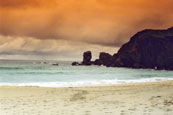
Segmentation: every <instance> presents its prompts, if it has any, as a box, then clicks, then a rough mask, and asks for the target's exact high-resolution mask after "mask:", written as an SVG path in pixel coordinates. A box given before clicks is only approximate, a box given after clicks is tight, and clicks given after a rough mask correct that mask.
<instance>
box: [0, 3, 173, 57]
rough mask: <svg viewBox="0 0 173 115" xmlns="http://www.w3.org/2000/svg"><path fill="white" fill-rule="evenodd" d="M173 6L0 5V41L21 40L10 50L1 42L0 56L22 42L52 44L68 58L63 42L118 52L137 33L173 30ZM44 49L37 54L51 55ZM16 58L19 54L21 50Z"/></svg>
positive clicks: (129, 4)
mask: <svg viewBox="0 0 173 115" xmlns="http://www.w3.org/2000/svg"><path fill="white" fill-rule="evenodd" d="M172 4H173V1H172V0H164V1H163V0H150V1H146V0H51V1H50V0H0V35H1V37H2V36H3V39H6V38H8V37H9V36H10V37H11V38H15V39H16V37H20V39H21V40H17V41H16V42H15V41H13V40H11V41H13V43H12V44H11V46H10V47H9V48H8V47H7V46H6V47H5V46H3V45H4V44H6V42H7V41H4V43H3V45H1V46H0V50H1V51H2V52H5V50H7V49H9V51H10V53H12V52H13V53H17V52H16V51H13V47H17V46H18V44H19V43H20V42H22V40H23V41H27V40H26V38H34V39H35V40H36V41H37V40H40V41H46V40H50V41H51V40H54V41H56V42H58V43H59V44H61V45H64V46H63V47H66V48H65V49H66V51H67V52H68V50H69V49H70V48H69V47H68V45H66V44H65V43H64V42H62V41H68V42H73V43H75V42H77V43H81V44H82V43H84V44H95V45H100V47H106V46H107V47H120V46H121V45H122V44H123V43H125V42H127V41H128V40H129V38H130V37H131V36H132V35H133V34H135V33H136V32H137V31H140V30H143V29H146V28H153V29H161V28H162V29H163V28H169V27H170V26H173V13H172V12H173V9H172ZM32 42H33V40H31V41H27V43H30V44H34V43H32ZM50 44H53V42H52V43H50ZM47 45H48V44H42V43H41V44H40V45H39V46H40V47H41V48H40V47H38V48H35V53H38V52H40V51H41V49H45V50H46V49H49V48H47ZM49 46H50V45H49ZM79 46H81V45H79ZM2 47H3V48H2ZM23 47H25V48H26V49H25V51H26V50H30V49H29V48H28V49H27V47H26V46H25V45H24V46H23ZM10 48H11V50H10ZM79 49H80V48H79ZM49 50H50V49H49ZM53 50H55V51H57V50H58V51H59V50H62V49H61V48H57V49H52V50H51V51H53ZM85 50H88V49H85ZM97 50H99V51H102V48H101V49H97ZM111 50H112V49H111ZM63 51H64V50H62V51H61V52H63ZM18 52H22V50H21V47H20V48H19V49H18ZM32 52H33V53H34V51H32ZM115 52H116V51H115ZM38 54H39V53H38ZM45 54H46V53H45ZM60 54H61V53H60ZM40 55H41V54H40Z"/></svg>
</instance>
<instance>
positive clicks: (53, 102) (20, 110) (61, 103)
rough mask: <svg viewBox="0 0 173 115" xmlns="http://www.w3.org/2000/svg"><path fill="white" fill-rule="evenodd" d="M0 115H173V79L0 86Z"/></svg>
mask: <svg viewBox="0 0 173 115" xmlns="http://www.w3.org/2000/svg"><path fill="white" fill-rule="evenodd" d="M0 115H173V81H166V82H154V83H133V84H124V85H114V86H100V87H77V88H43V87H14V86H1V87H0Z"/></svg>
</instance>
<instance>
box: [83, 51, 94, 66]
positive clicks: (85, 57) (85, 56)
mask: <svg viewBox="0 0 173 115" xmlns="http://www.w3.org/2000/svg"><path fill="white" fill-rule="evenodd" d="M91 58H92V54H91V51H86V52H84V54H83V61H82V65H91V64H92V62H91Z"/></svg>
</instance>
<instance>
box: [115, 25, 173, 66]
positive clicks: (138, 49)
mask: <svg viewBox="0 0 173 115" xmlns="http://www.w3.org/2000/svg"><path fill="white" fill-rule="evenodd" d="M117 65H118V66H121V67H132V68H157V69H173V28H170V29H168V30H144V31H141V32H138V33H137V34H135V35H134V36H133V37H132V38H131V39H130V41H129V42H128V43H126V44H124V45H123V46H122V47H121V48H120V50H119V51H118V54H117V57H116V59H115V63H114V66H117Z"/></svg>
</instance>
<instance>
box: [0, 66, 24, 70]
mask: <svg viewBox="0 0 173 115" xmlns="http://www.w3.org/2000/svg"><path fill="white" fill-rule="evenodd" d="M22 69H24V68H22V67H0V70H22Z"/></svg>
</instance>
